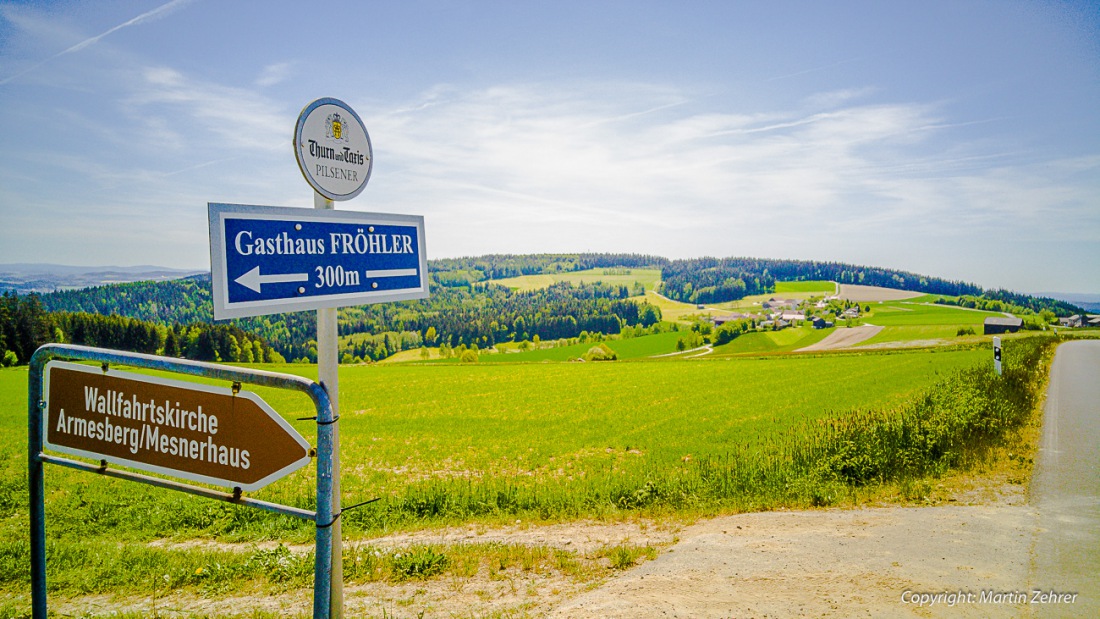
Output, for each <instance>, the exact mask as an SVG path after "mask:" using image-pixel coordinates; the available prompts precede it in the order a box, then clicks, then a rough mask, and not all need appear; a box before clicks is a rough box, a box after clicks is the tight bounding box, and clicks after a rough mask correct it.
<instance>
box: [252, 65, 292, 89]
mask: <svg viewBox="0 0 1100 619" xmlns="http://www.w3.org/2000/svg"><path fill="white" fill-rule="evenodd" d="M292 69H293V66H292V65H291V63H289V62H277V63H275V64H269V65H267V66H266V67H264V68H263V71H261V72H260V76H259V77H257V78H256V85H257V86H259V87H261V88H267V87H268V86H274V85H276V84H278V83H280V82H283V81H284V80H286V79H287V78H288V77H290V76H291V74H292Z"/></svg>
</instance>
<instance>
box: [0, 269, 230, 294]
mask: <svg viewBox="0 0 1100 619" xmlns="http://www.w3.org/2000/svg"><path fill="white" fill-rule="evenodd" d="M201 273H208V271H199V270H187V269H170V268H167V267H158V266H151V265H140V266H132V267H117V266H92V267H75V266H66V265H61V264H29V263H20V264H0V291H6V290H13V291H15V292H16V293H18V294H28V293H31V292H54V291H57V290H73V289H77V288H88V287H89V286H105V285H107V284H122V283H127V282H144V281H153V282H161V281H168V280H173V279H180V278H182V277H188V276H191V275H198V274H201Z"/></svg>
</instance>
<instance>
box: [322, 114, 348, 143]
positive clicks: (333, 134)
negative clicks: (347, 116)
mask: <svg viewBox="0 0 1100 619" xmlns="http://www.w3.org/2000/svg"><path fill="white" fill-rule="evenodd" d="M325 137H326V138H328V139H330V140H332V141H334V142H348V141H350V138H349V137H348V134H347V127H346V126H345V125H344V119H343V117H342V116H340V114H339V112H334V113H332V114H329V115H328V118H326V119H325Z"/></svg>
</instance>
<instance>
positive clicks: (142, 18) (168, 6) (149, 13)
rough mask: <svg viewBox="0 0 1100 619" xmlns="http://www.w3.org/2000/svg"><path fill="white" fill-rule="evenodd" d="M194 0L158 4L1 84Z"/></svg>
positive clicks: (4, 81)
mask: <svg viewBox="0 0 1100 619" xmlns="http://www.w3.org/2000/svg"><path fill="white" fill-rule="evenodd" d="M193 1H194V0H172V1H171V2H168V3H166V4H162V5H161V6H158V7H157V8H155V9H153V10H151V11H147V12H145V13H142V14H141V15H138V16H137V17H135V18H133V19H131V20H129V21H126V22H123V23H121V24H119V25H117V26H115V27H113V28H111V29H110V30H107V31H105V32H103V33H101V34H97V35H96V36H94V37H91V38H88V39H84V40H83V41H81V42H79V43H77V44H76V45H73V46H72V47H69V48H68V49H65V50H62V51H60V52H58V53H56V54H54V55H53V56H50V57H49V58H47V59H45V60H43V61H42V62H39V63H37V64H35V65H32V66H31V67H29V68H27V69H24V70H23V71H20V72H19V73H16V74H15V75H12V76H10V77H6V78H4V79H2V80H0V85H3V84H7V83H8V82H10V81H12V80H14V79H17V78H20V77H22V76H24V75H26V74H28V73H30V72H31V71H34V70H35V69H37V68H39V67H41V66H42V65H44V64H46V63H48V62H50V61H51V60H55V59H57V58H60V57H61V56H64V55H66V54H72V53H74V52H79V51H80V50H82V49H84V48H85V47H88V46H90V45H93V44H95V43H97V42H99V41H100V40H101V39H102V38H103V37H105V36H107V35H109V34H111V33H113V32H117V31H119V30H122V29H123V28H127V27H129V26H136V25H138V24H141V23H142V22H146V21H149V20H151V19H156V18H158V17H161V16H163V15H165V14H167V13H169V12H171V11H173V10H175V9H176V8H178V7H180V6H182V5H184V4H188V3H190V2H193Z"/></svg>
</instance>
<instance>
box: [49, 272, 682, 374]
mask: <svg viewBox="0 0 1100 619" xmlns="http://www.w3.org/2000/svg"><path fill="white" fill-rule="evenodd" d="M446 273H447V272H443V274H444V275H445V274H446ZM432 277H433V282H432V294H431V297H430V298H428V299H423V300H420V301H404V302H400V303H382V304H377V305H365V306H357V307H346V308H341V309H340V315H339V323H340V335H341V336H351V335H358V334H367V335H370V336H372V337H371V338H366V339H365V338H363V337H358V338H356V339H355V341H354V342H348V343H347V345H346V346H345V350H344V351H343V352H346V353H348V354H350V355H351V357H352V359H354V358H355V357H360V358H371V359H378V358H383V357H385V356H388V355H390V354H393V353H395V352H399V351H400V350H406V349H409V348H418V347H420V346H423V345H440V344H445V345H447V346H450V347H457V346H461V345H465V346H474V345H476V346H479V347H482V348H485V347H490V346H493V345H495V344H496V343H497V342H502V341H511V340H514V341H521V340H528V339H532V338H534V337H535V336H536V335H537V336H538V337H539V338H540V339H543V340H548V339H561V338H575V337H578V336H581V334H582V333H585V332H587V333H603V334H616V333H619V332H620V330H621V329H622V328H623V327H625V326H631V327H636V326H642V327H649V326H652V325H654V324H656V323H658V322H659V321H660V320H661V312H660V310H659V309H658V308H657V307H655V306H653V305H650V304H648V303H637V302H635V301H633V300H629V299H628V297H629V296H630V294H631V291H630V290H629V289H628V288H627V287H626V286H622V285H618V286H615V285H606V284H579V285H574V284H570V283H569V282H561V283H558V284H554V285H553V286H550V287H548V288H544V289H540V290H532V291H523V292H521V291H513V290H510V289H508V288H505V287H503V286H498V285H495V284H493V283H492V282H482V283H472V284H470V283H467V284H465V285H454V282H448V283H449V284H450V285H443V284H442V283H441V282H440V281H439V273H436V272H433V274H432ZM40 300H41V303H42V305H43V306H44V307H45V308H46V309H48V310H49V311H54V312H58V311H63V312H89V313H96V314H116V315H119V316H127V317H132V318H138V319H141V320H146V321H152V322H156V323H159V324H163V325H168V326H171V325H175V324H181V323H183V324H187V323H191V322H193V321H199V322H212V321H213V309H212V304H211V300H210V278H209V276H198V277H193V278H187V279H182V280H176V281H172V282H146V283H133V284H120V285H115V286H101V287H96V288H86V289H83V290H70V291H61V292H55V293H48V294H43V295H41V297H40ZM315 319H316V317H315V314H314V313H313V312H295V313H290V314H275V315H270V316H257V317H253V318H242V319H239V320H234V321H232V324H233V325H234V326H236V327H239V328H240V329H242V330H244V331H247V332H249V333H253V334H256V335H258V336H260V337H262V338H263V339H264V340H265V341H266V342H268V343H269V344H270V345H271V346H272V347H273V348H274V349H275V350H276V351H278V352H279V353H280V354H281V355H283V356H284V357H286V358H287V359H291V360H299V359H306V360H309V361H315V360H316V357H317V349H316V342H315V341H314V337H315V335H314V334H315V333H316V322H315Z"/></svg>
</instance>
